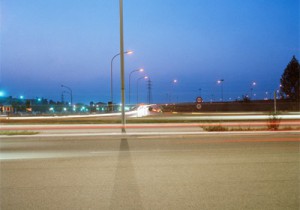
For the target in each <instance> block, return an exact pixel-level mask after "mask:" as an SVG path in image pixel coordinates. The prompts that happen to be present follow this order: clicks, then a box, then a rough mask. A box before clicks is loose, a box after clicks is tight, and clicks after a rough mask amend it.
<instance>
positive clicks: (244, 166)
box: [0, 132, 299, 210]
mask: <svg viewBox="0 0 300 210" xmlns="http://www.w3.org/2000/svg"><path fill="white" fill-rule="evenodd" d="M0 142H1V144H0V146H1V155H3V154H4V155H5V154H6V155H7V154H9V155H10V156H11V158H7V159H6V160H3V159H2V161H1V176H0V177H1V200H0V201H1V202H0V203H1V206H0V207H1V209H64V210H65V209H175V210H176V209H233V210H234V209H298V208H299V135H298V133H293V132H291V133H280V132H273V133H265V134H258V133H252V134H245V135H240V134H236V135H224V134H222V133H218V134H202V135H179V136H174V135H171V136H170V135H159V136H154V135H151V136H147V135H146V136H145V135H128V136H127V137H122V136H102V137H101V136H86V137H76V136H73V137H53V136H52V137H41V138H30V137H27V138H22V139H18V138H5V139H2V138H1V140H0ZM43 154H44V155H45V154H50V156H47V155H46V156H42V155H43ZM28 155H29V156H30V155H31V157H28ZM7 157H8V156H7ZM13 157H18V158H13ZM26 157H27V158H26Z"/></svg>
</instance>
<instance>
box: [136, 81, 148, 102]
mask: <svg viewBox="0 0 300 210" xmlns="http://www.w3.org/2000/svg"><path fill="white" fill-rule="evenodd" d="M141 79H148V77H147V76H144V77H140V78H138V79H137V80H136V103H137V104H138V103H139V81H140V80H141Z"/></svg>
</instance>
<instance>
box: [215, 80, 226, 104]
mask: <svg viewBox="0 0 300 210" xmlns="http://www.w3.org/2000/svg"><path fill="white" fill-rule="evenodd" d="M223 82H224V79H219V80H218V81H217V83H218V84H221V96H222V101H223Z"/></svg>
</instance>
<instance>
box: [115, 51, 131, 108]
mask: <svg viewBox="0 0 300 210" xmlns="http://www.w3.org/2000/svg"><path fill="white" fill-rule="evenodd" d="M132 53H133V51H131V50H128V51H125V52H123V54H132ZM121 54H122V53H118V54H116V55H115V56H114V57H112V59H111V61H110V101H111V103H113V100H114V96H113V61H114V59H115V58H116V57H117V56H119V55H121ZM121 57H122V56H121Z"/></svg>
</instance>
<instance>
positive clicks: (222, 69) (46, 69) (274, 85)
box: [0, 0, 300, 103]
mask: <svg viewBox="0 0 300 210" xmlns="http://www.w3.org/2000/svg"><path fill="white" fill-rule="evenodd" d="M123 2H124V43H125V44H124V45H125V46H124V47H125V49H126V50H133V51H134V53H133V54H131V55H125V72H126V75H125V79H126V94H127V95H126V99H127V101H128V76H129V73H130V72H131V71H132V70H135V69H138V68H144V69H145V75H147V76H149V77H150V78H151V81H152V98H153V100H152V102H154V103H166V102H169V101H170V100H171V101H172V102H177V101H178V102H191V101H195V98H196V97H197V96H198V95H200V94H201V95H202V96H203V98H204V100H205V101H210V100H211V99H212V98H213V99H214V100H216V101H217V100H220V98H221V85H220V84H217V80H219V79H224V82H223V93H224V100H229V98H231V100H235V99H237V98H238V97H241V96H242V95H245V94H250V89H251V87H252V86H251V85H252V82H253V81H255V82H256V86H255V87H253V93H255V94H256V96H255V97H256V98H257V99H262V98H264V97H265V96H266V92H268V93H269V97H270V93H271V92H273V91H275V90H277V89H278V87H279V84H280V77H281V75H282V73H283V71H284V69H285V67H286V66H287V65H288V63H289V62H290V60H291V59H292V57H293V55H295V56H296V58H297V59H298V60H300V46H299V45H300V44H299V42H300V40H299V37H300V34H299V28H300V16H299V14H300V11H299V10H300V8H299V7H300V3H299V0H123ZM0 6H1V17H0V18H1V19H0V21H1V34H0V35H1V37H0V39H1V40H0V48H1V49H0V53H1V54H0V59H1V60H0V62H1V67H0V68H1V69H0V90H1V91H2V92H4V96H13V97H16V98H17V97H20V96H21V95H23V96H24V97H25V98H36V97H44V98H47V99H53V100H55V101H59V100H61V94H62V91H63V90H64V89H63V88H62V87H61V84H63V85H66V86H68V87H71V88H72V90H73V101H74V102H86V103H89V102H90V101H94V102H99V101H101V102H107V101H109V99H110V62H111V59H112V57H113V56H114V55H116V54H117V53H119V1H118V0H0ZM119 61H120V58H119V57H116V59H114V62H113V64H114V65H113V72H114V76H113V81H114V99H115V100H114V101H115V102H120V101H121V100H120V63H119ZM141 76H143V74H141V73H138V72H136V73H134V74H133V76H132V83H131V84H132V92H131V93H132V102H136V83H137V79H138V78H140V77H141ZM174 79H177V80H178V82H177V83H176V84H173V83H172V81H173V80H174ZM139 84H140V86H139V87H140V96H139V98H140V102H146V101H147V100H146V99H147V89H146V87H147V86H146V84H147V82H146V81H142V80H140V81H139ZM199 89H201V91H200V90H199ZM169 96H171V99H170V98H169ZM65 99H66V100H69V96H68V95H65Z"/></svg>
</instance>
